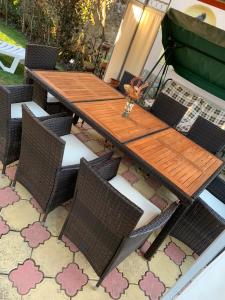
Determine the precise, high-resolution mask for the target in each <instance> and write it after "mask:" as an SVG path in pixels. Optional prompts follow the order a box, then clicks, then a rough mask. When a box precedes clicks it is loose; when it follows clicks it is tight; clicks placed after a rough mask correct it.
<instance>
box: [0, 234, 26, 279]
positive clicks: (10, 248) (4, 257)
mask: <svg viewBox="0 0 225 300" xmlns="http://www.w3.org/2000/svg"><path fill="white" fill-rule="evenodd" d="M0 253H1V259H0V273H9V272H10V271H11V270H12V269H15V268H17V266H18V263H23V262H24V261H25V260H26V259H27V258H30V255H31V248H30V247H29V246H28V245H27V243H25V242H24V240H23V238H22V236H21V235H20V233H19V232H13V231H10V232H9V233H8V234H6V235H3V236H2V237H1V239H0Z"/></svg>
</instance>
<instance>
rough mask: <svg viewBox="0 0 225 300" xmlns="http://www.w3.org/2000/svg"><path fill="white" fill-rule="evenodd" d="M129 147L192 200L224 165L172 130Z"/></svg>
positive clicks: (148, 137) (128, 145)
mask: <svg viewBox="0 0 225 300" xmlns="http://www.w3.org/2000/svg"><path fill="white" fill-rule="evenodd" d="M126 146H127V147H128V149H129V150H130V151H131V152H133V153H134V154H135V155H138V156H139V157H140V158H142V159H143V160H144V161H145V162H146V163H147V164H149V165H150V166H151V167H153V168H154V169H156V170H157V171H158V172H159V173H161V174H162V175H163V176H164V177H166V178H167V179H168V180H169V181H170V182H172V183H173V184H175V185H176V186H177V187H178V188H179V189H181V190H182V191H184V192H185V193H186V194H187V195H188V196H190V197H191V196H193V195H194V194H195V193H196V192H198V190H199V189H200V188H201V187H202V186H203V185H204V184H205V183H206V182H207V180H208V179H209V178H210V177H211V176H212V175H213V174H214V173H215V172H216V171H217V170H218V169H219V168H220V167H221V166H222V165H223V162H222V161H221V160H220V159H218V158H217V157H216V156H214V155H212V154H210V153H209V152H208V151H206V150H205V149H203V148H202V147H200V146H198V145H197V144H195V143H193V142H192V141H191V140H189V139H188V138H187V137H185V136H183V135H182V134H180V133H179V132H177V131H176V130H174V129H172V128H170V129H167V130H164V131H162V132H159V133H156V134H154V135H151V136H147V137H144V138H142V139H139V140H136V141H133V142H130V143H128V144H127V145H126Z"/></svg>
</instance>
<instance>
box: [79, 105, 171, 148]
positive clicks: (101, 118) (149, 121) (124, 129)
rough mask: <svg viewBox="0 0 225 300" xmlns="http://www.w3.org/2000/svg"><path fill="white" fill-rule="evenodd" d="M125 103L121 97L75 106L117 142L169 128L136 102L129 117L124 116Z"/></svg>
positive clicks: (89, 120)
mask: <svg viewBox="0 0 225 300" xmlns="http://www.w3.org/2000/svg"><path fill="white" fill-rule="evenodd" d="M125 104H126V100H125V99H119V100H117V101H114V100H108V101H98V102H82V103H74V107H75V111H77V113H78V115H79V116H80V117H81V118H82V119H84V120H85V121H86V122H87V123H89V124H90V125H91V126H92V127H94V128H95V129H96V130H97V131H99V132H100V133H102V134H103V135H104V136H105V137H106V138H110V139H111V140H112V141H114V142H116V143H117V144H118V142H119V143H126V142H128V141H131V140H135V139H137V138H140V137H143V136H146V135H149V134H152V133H154V132H158V131H161V130H164V129H166V128H168V125H167V124H166V123H164V122H163V121H161V120H160V119H158V118H157V117H155V116H154V115H152V114H151V113H149V112H147V111H145V110H144V109H143V108H142V107H140V106H139V105H136V104H135V105H134V107H133V110H132V111H131V113H130V114H129V116H128V118H125V117H122V112H123V110H124V107H125Z"/></svg>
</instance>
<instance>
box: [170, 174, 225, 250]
mask: <svg viewBox="0 0 225 300" xmlns="http://www.w3.org/2000/svg"><path fill="white" fill-rule="evenodd" d="M223 230H225V181H224V180H223V179H221V178H220V177H217V178H216V179H214V181H212V183H211V184H210V185H209V186H208V188H207V190H206V191H204V192H203V193H202V194H201V195H200V196H199V198H198V199H197V200H196V201H195V202H194V203H193V205H192V206H191V207H190V208H189V210H188V211H187V212H186V214H185V215H184V216H183V218H182V219H181V220H180V221H179V222H178V223H177V224H176V226H175V228H174V229H173V230H172V232H171V233H170V234H171V235H172V236H174V237H175V238H177V239H179V240H181V241H182V242H184V243H185V244H186V245H188V246H189V247H190V248H191V249H192V250H193V251H195V252H196V253H197V254H199V255H200V254H202V252H204V250H206V248H207V247H209V245H210V244H211V243H212V242H213V241H214V240H215V239H216V237H217V236H218V235H219V234H220V233H221V232H222V231H223Z"/></svg>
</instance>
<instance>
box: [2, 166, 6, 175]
mask: <svg viewBox="0 0 225 300" xmlns="http://www.w3.org/2000/svg"><path fill="white" fill-rule="evenodd" d="M5 171H6V165H3V168H2V175H5Z"/></svg>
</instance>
